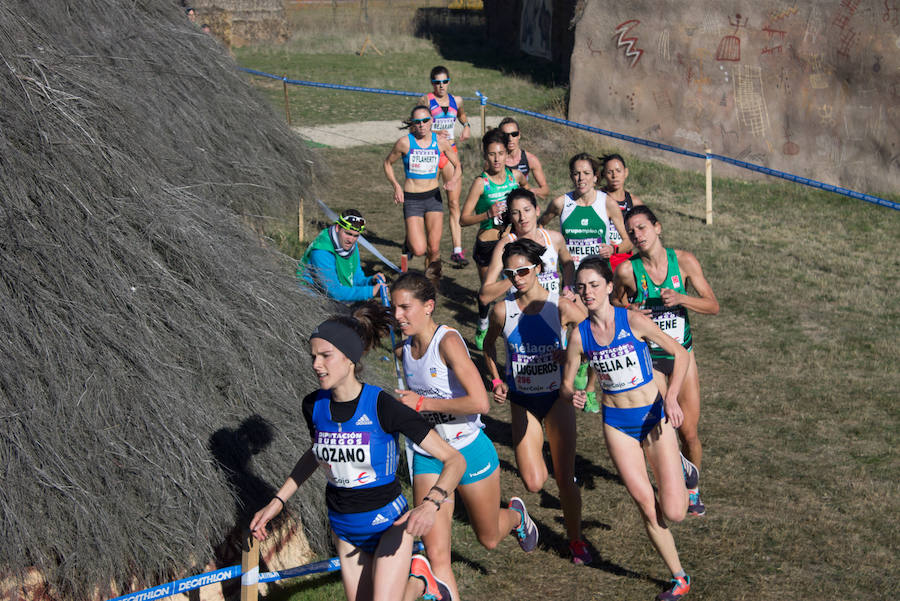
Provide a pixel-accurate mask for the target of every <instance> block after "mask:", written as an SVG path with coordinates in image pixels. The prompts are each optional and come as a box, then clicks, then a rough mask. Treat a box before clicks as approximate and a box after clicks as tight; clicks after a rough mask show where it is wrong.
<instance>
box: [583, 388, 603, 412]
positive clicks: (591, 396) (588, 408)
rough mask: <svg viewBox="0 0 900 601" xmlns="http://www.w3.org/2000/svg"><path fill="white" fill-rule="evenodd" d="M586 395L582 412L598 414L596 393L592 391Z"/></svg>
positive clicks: (598, 404)
mask: <svg viewBox="0 0 900 601" xmlns="http://www.w3.org/2000/svg"><path fill="white" fill-rule="evenodd" d="M586 394H587V399H585V401H584V412H585V413H600V403H599V402H598V401H597V393H596V392H594V391H593V390H592V391H590V392H588V393H586Z"/></svg>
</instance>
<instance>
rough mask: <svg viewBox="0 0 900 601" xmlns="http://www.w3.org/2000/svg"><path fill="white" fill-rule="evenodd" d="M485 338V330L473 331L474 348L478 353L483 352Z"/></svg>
mask: <svg viewBox="0 0 900 601" xmlns="http://www.w3.org/2000/svg"><path fill="white" fill-rule="evenodd" d="M485 336H487V330H482V329H481V328H478V329H477V330H475V348H477V349H478V350H479V351H481V350H484V337H485Z"/></svg>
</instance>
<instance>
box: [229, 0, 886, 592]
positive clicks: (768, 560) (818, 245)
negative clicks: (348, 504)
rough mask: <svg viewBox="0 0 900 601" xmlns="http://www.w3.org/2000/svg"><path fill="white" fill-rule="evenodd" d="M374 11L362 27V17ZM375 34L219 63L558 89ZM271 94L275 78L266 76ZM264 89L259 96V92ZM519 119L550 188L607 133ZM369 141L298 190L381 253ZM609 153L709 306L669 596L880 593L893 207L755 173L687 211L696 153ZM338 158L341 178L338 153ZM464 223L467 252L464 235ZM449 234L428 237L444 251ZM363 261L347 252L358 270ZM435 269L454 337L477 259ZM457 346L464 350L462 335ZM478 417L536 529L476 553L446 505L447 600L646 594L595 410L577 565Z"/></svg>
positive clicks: (654, 573)
mask: <svg viewBox="0 0 900 601" xmlns="http://www.w3.org/2000/svg"><path fill="white" fill-rule="evenodd" d="M397 4H398V3H396V2H395V3H394V5H393V6H392V7H391V10H397V6H396V5H397ZM376 8H377V7H376ZM356 10H358V5H357V6H356ZM369 10H370V16H371V15H372V14H377V12H376V9H375V8H373V7H372V5H371V4H370V8H369ZM384 10H388V9H387V8H386V7H385V8H384ZM301 12H302V11H301ZM388 14H389V15H390V14H392V13H388ZM330 15H331V13H330V9H328V11H327V12H326V11H321V10H320V13H319V14H318V16H316V15H310V14H308V13H307V14H296V15H295V19H297V20H304V19H305V21H304V23H305V25H304V27H305V29H304V31H305V32H306V33H305V34H304V35H306V36H307V37H309V36H312V35H313V30H314V29H315V19H320V21H319V23H320V25H321V27H320V29H321V30H322V31H323V32H324V33H323V34H322V35H323V36H326V35H331V33H329V31H330V30H328V28H327V27H326V26H325V25H323V24H322V21H325V22H327V21H328V19H329V18H330ZM314 17H315V18H314ZM298 22H299V21H298ZM326 24H327V23H326ZM373 27H374V29H375V30H376V31H378V26H377V24H376V25H374V26H373ZM389 33H390V35H391V36H393V37H394V38H396V40H397V41H396V46H397V47H398V51H397V52H390V51H389V49H390V48H391V46H390V45H388V44H384V45H381V44H379V47H380V48H381V49H382V50H387V51H388V52H387V53H386V55H385V56H384V57H378V56H377V55H376V56H369V55H368V54H367V55H366V56H365V57H358V56H356V55H354V54H353V49H355V48H356V46H350V47H349V49H347V48H344V49H341V50H340V51H335V52H333V53H326V52H321V51H320V50H321V49H322V48H321V47H317V46H316V43H315V40H314V39H313V40H309V39H307V41H306V42H305V44H306V46H304V47H300V46H298V47H296V48H291V46H287V47H285V48H279V49H275V50H272V49H250V50H245V51H242V52H240V53H239V54H238V59H239V61H240V62H241V64H242V65H244V66H249V67H253V68H258V69H263V70H267V71H271V72H274V73H281V72H286V73H288V75H289V76H291V77H303V78H308V79H316V80H320V81H337V82H342V83H350V82H352V83H356V84H360V85H380V86H385V87H394V88H398V89H409V90H420V89H423V83H425V79H426V76H427V72H428V70H429V69H430V67H431V66H433V64H437V63H438V62H441V63H443V64H446V65H448V66H449V67H450V69H451V70H452V71H453V75H454V78H455V79H454V86H455V87H454V91H455V92H456V93H463V94H466V95H469V94H471V93H472V91H473V84H472V83H471V82H473V81H478V82H479V83H478V85H484V87H485V88H488V89H489V90H496V91H493V92H490V93H493V94H495V95H496V96H497V97H498V98H499V97H502V98H503V99H504V101H505V100H510V102H509V104H513V105H516V106H521V107H526V108H535V109H541V110H551V111H557V112H558V111H559V110H560V108H561V106H562V104H561V100H562V99H563V98H564V97H565V90H564V89H563V88H552V87H548V86H545V85H541V84H535V83H533V82H531V81H530V80H529V79H528V78H526V77H522V76H515V77H510V76H508V75H507V72H504V71H503V70H500V69H493V70H491V69H487V68H483V67H472V66H470V65H469V64H468V63H466V62H463V61H458V60H457V57H456V55H453V54H447V51H446V47H447V46H446V45H443V46H441V48H442V49H443V50H444V52H445V54H444V55H439V54H438V53H437V51H436V50H435V49H434V47H433V46H431V44H429V43H427V41H425V40H421V39H418V38H413V37H412V36H411V30H410V29H408V28H407V29H403V27H401V26H400V25H397V29H396V31H393V32H392V33H391V32H389ZM354 35H356V34H354ZM379 35H380V34H379ZM364 37H365V36H364V35H363V38H364ZM323 44H324V42H323ZM361 44H362V41H361V40H359V45H361ZM304 48H306V49H305V50H304ZM489 51H490V50H489V48H485V52H489ZM293 69H297V71H298V72H296V73H295V72H293V71H292V70H293ZM481 82H489V85H488V83H484V84H482V83H481ZM276 83H277V82H276ZM258 84H259V85H260V86H261V87H262V88H263V89H266V86H267V85H268V84H267V83H265V82H258ZM275 92H277V94H280V87H279V89H278V90H275ZM275 92H273V101H275V102H278V103H280V101H281V98H280V96H278V95H277V94H276V93H275ZM291 93H292V98H293V99H295V100H294V101H295V102H296V103H297V111H296V112H294V111H293V108H292V115H295V122H296V121H297V120H299V121H302V122H303V123H311V124H312V123H324V122H341V121H353V120H357V119H369V118H385V119H390V118H399V117H401V116H403V113H404V112H405V111H407V110H408V109H409V106H410V103H409V101H408V100H405V99H399V100H394V99H390V98H387V99H385V98H382V97H379V96H374V95H368V94H365V95H356V94H350V93H347V92H334V93H331V92H327V91H319V90H308V91H304V92H302V93H301V92H299V91H297V92H295V91H294V90H292V92H291ZM513 100H514V101H513ZM392 103H396V104H392ZM297 115H299V117H297ZM521 124H522V130H523V143H522V144H523V147H525V148H527V149H529V150H531V151H533V152H535V153H536V154H537V155H538V156H539V157H540V158H541V160H542V161H543V162H544V165H545V168H546V169H547V175H548V178H549V181H550V186H551V189H552V191H553V194H554V195H556V194H559V193H562V192H564V191H566V190H567V188H568V178H567V173H566V169H567V167H566V162H567V160H568V158H569V157H570V156H571V155H572V154H574V153H575V152H578V151H588V152H597V153H599V152H602V151H604V150H611V149H613V148H614V147H613V146H612V145H611V144H610V143H609V141H607V140H604V139H601V138H599V137H596V136H589V135H587V134H583V133H579V132H572V131H570V130H565V129H563V128H561V127H559V126H556V125H552V124H548V123H544V122H540V121H536V120H531V119H523V120H522V121H521ZM609 127H610V129H616V128H615V127H614V124H609ZM388 149H389V148H388V146H373V147H362V148H354V149H349V150H336V149H320V150H318V151H317V155H318V157H319V158H320V160H321V161H323V162H325V163H326V164H328V165H330V166H331V167H332V172H333V173H335V174H336V175H335V177H334V178H333V179H332V180H330V181H328V182H323V183H322V186H321V189H320V190H319V196H320V197H321V198H322V199H323V200H324V201H325V202H326V203H327V204H329V205H330V206H331V207H332V208H334V209H336V210H339V209H342V208H345V207H347V206H351V205H352V206H355V207H358V208H360V210H362V212H363V213H364V214H365V215H366V216H367V217H368V218H369V219H370V222H371V229H370V232H369V234H368V237H369V238H370V240H372V241H373V242H374V243H375V244H376V245H377V246H378V247H379V248H380V250H381V251H382V252H384V253H385V254H386V255H387V256H388V257H389V258H392V259H396V258H397V257H398V256H399V249H400V244H401V242H402V239H403V225H402V219H401V217H400V211H399V209H397V208H395V207H394V206H393V204H392V203H391V201H390V188H389V186H388V184H387V182H386V181H385V180H384V176H383V174H382V173H381V160H382V159H383V157H384V155H385V154H386V153H387V152H388ZM616 149H617V150H619V151H620V152H623V153H624V154H625V155H626V157H627V158H629V159H630V160H629V167H630V169H631V177H630V179H629V184H630V186H629V187H630V189H631V190H632V191H633V192H635V193H636V194H638V195H639V196H641V198H642V199H643V200H644V201H645V202H646V203H647V204H649V205H651V206H652V207H653V208H654V210H655V211H656V212H657V214H658V216H659V217H660V220H661V222H662V224H663V236H664V239H665V242H666V244H667V245H668V246H674V247H678V248H685V249H688V250H691V251H692V252H694V253H695V254H696V255H697V256H698V258H699V259H700V261H701V263H702V265H703V268H704V271H705V274H706V276H707V278H708V280H709V281H710V283H711V284H712V286H713V288H714V290H715V292H716V294H717V296H718V299H719V302H720V304H721V307H722V310H721V313H720V314H719V315H718V316H715V317H705V316H694V317H693V322H694V324H695V334H694V335H695V350H696V353H697V360H698V364H699V366H700V376H701V387H702V399H703V414H702V418H701V424H700V425H701V437H702V439H703V441H704V450H705V453H704V471H703V478H702V480H701V482H702V488H703V499H704V501H705V502H706V504H707V506H708V514H707V516H705V517H702V518H690V519H688V520H686V521H685V522H683V523H681V524H677V525H674V526H673V532H674V535H675V539H676V542H677V544H678V547H679V552H680V555H681V558H682V562H683V564H684V565H685V567H686V569H687V570H688V572H689V573H690V574H691V575H692V577H693V578H694V581H695V586H694V589H693V590H692V592H691V593H690V596H689V597H688V598H690V599H698V600H699V599H714V600H722V601H726V600H737V599H754V600H758V599H772V600H775V599H778V600H784V599H791V600H793V599H825V598H841V599H859V600H869V599H892V598H896V596H897V595H898V594H900V584H898V579H897V574H898V573H900V562H898V559H897V557H898V552H900V544H898V541H900V536H898V534H900V532H898V527H897V526H896V519H897V516H898V515H900V503H898V501H897V493H898V485H897V482H898V481H900V463H898V455H897V452H896V448H897V445H898V442H900V440H898V438H900V437H898V417H900V415H898V414H900V404H898V398H900V376H898V365H900V352H898V350H897V340H898V338H900V304H898V302H897V293H898V290H900V214H898V213H896V212H894V211H891V210H889V209H885V208H881V207H876V206H873V205H870V204H867V203H864V202H861V201H856V200H852V199H849V198H844V197H840V196H837V195H833V194H828V193H824V192H818V191H814V190H810V189H808V188H804V187H800V186H797V185H792V184H787V183H778V182H775V181H774V180H773V181H766V182H762V183H760V182H753V183H745V182H741V181H737V180H726V179H716V180H715V182H714V197H715V200H714V203H715V209H716V215H715V224H714V225H713V226H706V225H705V224H704V223H703V220H702V217H703V210H704V208H703V200H702V198H703V177H702V171H701V169H702V164H700V163H698V165H697V170H696V172H685V171H678V170H674V169H671V168H668V167H665V166H661V165H659V164H656V163H652V162H648V161H642V160H639V159H637V158H633V157H631V155H630V154H629V153H630V152H631V151H632V148H630V147H625V146H623V147H616ZM460 151H461V153H462V156H463V159H464V165H465V168H466V174H465V176H464V182H465V188H466V189H467V188H468V185H469V183H470V182H471V179H472V177H473V176H474V175H475V174H476V173H477V171H476V168H477V164H478V156H477V152H476V142H473V141H470V142H467V143H465V144H462V145H461V148H460ZM348 164H352V165H353V168H354V172H353V174H352V177H349V176H348V173H347V171H346V169H345V167H344V166H346V165H348ZM363 182H370V183H368V184H365V183H363ZM893 199H894V200H897V197H896V196H895V197H893ZM306 217H307V223H306V231H307V232H310V234H309V235H312V234H313V233H314V232H317V231H318V229H319V228H320V227H322V226H323V225H324V223H325V221H324V216H323V215H322V214H321V212H320V211H318V210H317V209H315V208H314V207H313V206H312V205H308V206H307V209H306ZM463 231H464V241H465V246H466V248H467V249H469V248H471V245H472V241H473V240H474V231H473V228H465V229H464V230H463ZM291 232H293V234H292V233H291ZM292 235H293V237H294V238H296V224H285V226H284V228H283V231H280V232H273V237H278V238H279V239H280V240H281V241H282V242H283V244H284V246H283V247H284V248H286V249H290V248H293V250H292V251H291V252H294V253H296V252H297V249H300V248H302V245H301V244H299V243H298V242H297V241H296V240H295V241H294V244H293V247H292V246H291V244H290V238H291V236H292ZM448 238H449V236H448V235H447V234H445V236H444V256H445V257H447V256H449V246H448V245H449V240H448ZM370 258H371V257H366V255H365V253H364V259H370ZM367 262H368V265H367V266H366V267H367V269H370V268H372V267H374V266H375V264H374V263H373V262H371V261H367ZM444 274H445V277H444V279H443V282H442V296H441V298H440V299H439V309H438V311H437V314H436V316H437V318H438V321H439V322H443V323H448V324H451V325H453V326H456V327H458V328H459V329H460V331H461V332H462V333H463V335H464V337H466V338H467V339H471V337H472V335H473V333H474V318H475V303H474V294H473V291H474V290H475V289H476V288H477V274H476V272H475V270H474V269H473V268H472V267H471V266H470V267H469V268H467V269H465V270H453V269H449V268H448V269H445V270H444ZM473 356H475V358H476V361H478V362H480V361H481V359H480V353H478V352H477V351H474V350H473ZM501 356H502V355H501ZM375 359H377V357H375ZM386 365H387V364H385V363H382V362H380V361H377V360H376V361H374V362H372V364H371V367H372V368H374V369H373V370H372V371H370V372H369V373H370V374H373V375H377V376H378V377H379V378H381V379H382V382H381V383H383V384H385V385H388V386H389V385H390V380H391V375H390V373H387V372H385V371H384V370H385V366H386ZM378 368H381V370H382V371H380V372H379V371H378ZM485 421H486V423H487V433H488V434H489V436H490V437H491V438H492V439H493V440H494V442H495V444H496V446H497V449H498V452H499V453H500V457H501V466H502V469H503V473H502V482H503V484H502V486H503V497H504V499H508V498H509V497H510V496H513V495H518V496H521V497H522V498H523V499H525V501H526V503H527V504H528V506H529V510H530V511H532V513H533V516H534V517H535V519H536V521H537V522H538V524H539V527H540V531H541V543H540V545H539V548H538V550H537V551H535V552H534V553H532V554H530V555H524V554H523V553H522V552H521V551H520V550H519V548H518V546H517V545H516V544H515V542H514V541H513V540H512V539H511V538H509V539H507V540H505V541H504V542H502V543H501V544H500V546H499V547H498V549H496V550H495V551H493V552H488V551H486V550H485V549H483V548H482V547H481V546H479V545H478V543H477V541H476V539H475V536H474V534H473V533H472V531H471V529H470V528H469V527H468V526H467V525H466V523H465V518H464V516H461V518H460V520H458V522H457V524H456V526H455V527H454V532H453V536H454V557H455V563H454V571H455V573H456V575H457V578H458V580H459V583H460V588H461V592H462V594H463V596H464V598H466V599H479V600H480V599H538V598H542V599H574V600H593V599H651V598H653V596H654V595H655V594H656V593H658V592H659V590H661V588H662V586H663V584H664V582H665V581H666V580H667V579H668V575H667V574H666V570H665V568H664V565H663V563H662V561H661V560H660V559H659V558H658V557H657V555H656V553H655V552H654V551H653V549H652V548H651V546H650V544H649V542H648V540H647V538H646V536H645V534H644V531H643V528H642V526H641V523H640V519H639V516H638V513H637V510H636V509H635V507H634V505H633V504H632V502H631V501H630V500H629V498H628V496H627V493H626V492H625V490H624V489H623V487H622V485H621V483H620V481H619V479H618V476H617V475H616V471H615V469H614V467H613V466H612V464H611V462H610V460H609V458H608V456H607V454H606V450H605V448H604V445H603V440H602V434H601V428H600V418H599V416H597V415H588V414H579V415H578V429H579V434H578V441H577V449H578V458H577V464H576V472H577V473H578V476H579V480H580V482H581V484H582V495H583V501H584V518H583V519H584V531H585V535H586V537H587V539H588V540H589V541H590V542H591V543H592V544H593V546H594V547H595V548H596V550H597V551H598V555H599V557H595V562H594V564H592V565H590V566H587V567H576V566H573V565H572V564H571V563H570V562H569V560H568V558H567V553H566V542H565V540H564V529H563V526H562V522H561V518H562V516H561V512H560V509H559V504H558V500H557V492H556V487H555V484H554V483H553V480H552V478H551V479H550V480H548V482H547V484H546V485H545V488H544V491H543V492H542V493H540V494H532V493H528V492H527V491H526V490H525V487H524V485H523V484H522V483H521V482H520V481H519V480H518V477H517V474H516V471H515V461H514V459H513V453H512V449H511V447H510V444H511V436H510V432H509V426H508V424H509V410H508V408H507V407H506V406H502V405H494V406H493V408H492V410H491V412H490V414H489V415H487V416H486V417H485ZM303 493H304V494H320V493H319V491H313V490H304V491H303ZM270 598H272V599H293V600H294V601H301V600H303V601H307V600H337V599H342V598H343V592H342V589H341V586H340V582H339V580H338V579H337V578H336V577H334V576H331V577H324V578H313V579H308V580H306V581H303V582H288V583H287V584H286V585H285V586H284V587H283V588H282V589H281V590H280V591H278V592H277V593H274V594H272V595H270Z"/></svg>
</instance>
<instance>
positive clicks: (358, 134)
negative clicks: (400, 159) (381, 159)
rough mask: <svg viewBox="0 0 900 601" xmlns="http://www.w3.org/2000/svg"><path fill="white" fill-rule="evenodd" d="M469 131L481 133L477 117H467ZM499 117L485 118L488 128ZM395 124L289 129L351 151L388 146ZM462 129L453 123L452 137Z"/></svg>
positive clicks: (396, 132) (395, 132)
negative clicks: (454, 132)
mask: <svg viewBox="0 0 900 601" xmlns="http://www.w3.org/2000/svg"><path fill="white" fill-rule="evenodd" d="M469 119H470V123H471V124H472V125H471V127H472V131H473V132H478V134H479V135H480V134H481V117H480V116H470V117H469ZM499 124H500V117H488V118H487V125H488V127H497V125H499ZM399 125H400V124H399V123H398V122H397V121H359V122H356V123H337V124H334V125H314V126H305V127H299V126H297V127H293V128H291V129H293V130H294V131H295V132H297V133H298V134H300V135H301V136H303V137H304V138H306V139H307V140H310V141H312V142H315V143H316V144H321V145H322V146H328V147H331V148H351V147H353V146H366V145H371V144H390V143H391V142H394V141H396V140H397V138H399V137H400V135H401V133H402V130H400V129H399ZM461 131H462V128H461V127H460V126H459V124H458V123H457V124H456V135H457V136H459V134H460V133H461Z"/></svg>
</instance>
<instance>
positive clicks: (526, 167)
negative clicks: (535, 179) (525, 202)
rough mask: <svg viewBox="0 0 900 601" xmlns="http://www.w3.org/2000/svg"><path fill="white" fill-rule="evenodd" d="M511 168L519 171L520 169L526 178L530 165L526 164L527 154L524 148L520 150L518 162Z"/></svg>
mask: <svg viewBox="0 0 900 601" xmlns="http://www.w3.org/2000/svg"><path fill="white" fill-rule="evenodd" d="M520 150H521V149H520ZM513 169H518V170H519V171H521V172H522V175H524V176H525V177H526V178H527V177H528V174H529V173H530V172H531V165H529V164H528V154H526V152H525V151H524V150H522V153H521V155H520V156H519V162H518V163H516V166H515V167H513Z"/></svg>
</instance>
